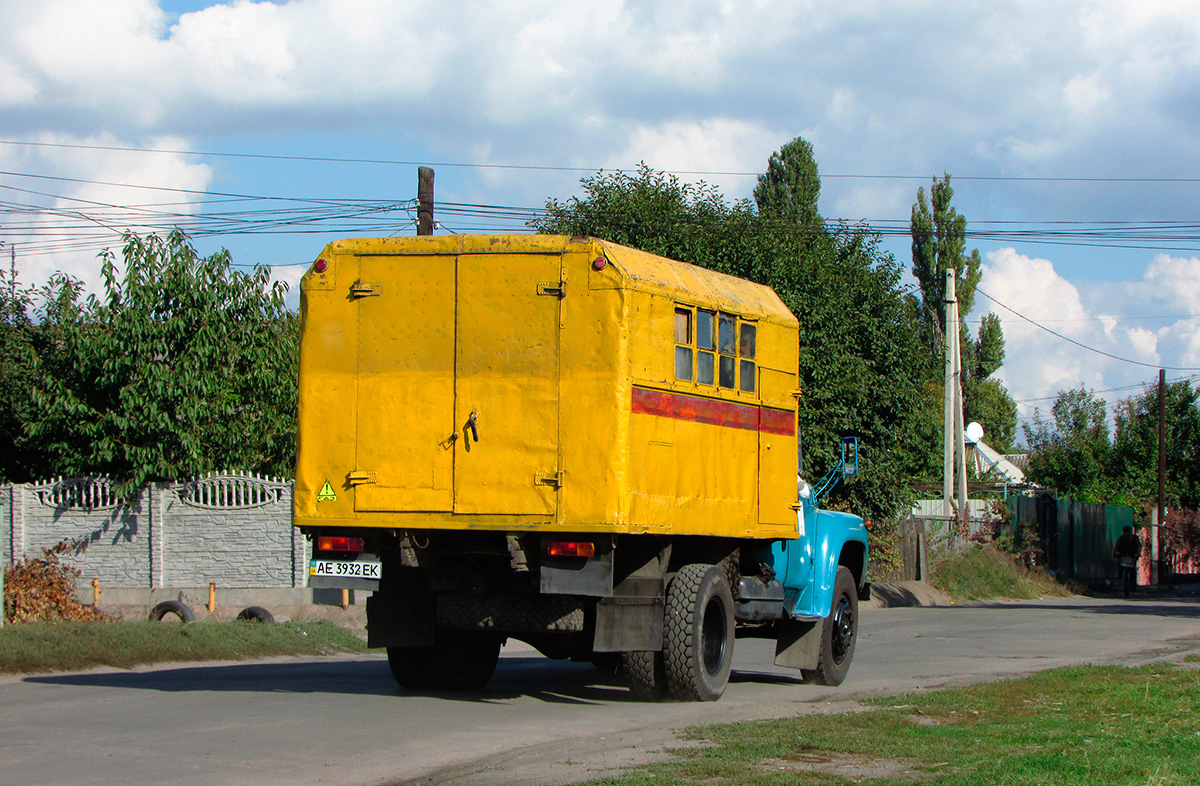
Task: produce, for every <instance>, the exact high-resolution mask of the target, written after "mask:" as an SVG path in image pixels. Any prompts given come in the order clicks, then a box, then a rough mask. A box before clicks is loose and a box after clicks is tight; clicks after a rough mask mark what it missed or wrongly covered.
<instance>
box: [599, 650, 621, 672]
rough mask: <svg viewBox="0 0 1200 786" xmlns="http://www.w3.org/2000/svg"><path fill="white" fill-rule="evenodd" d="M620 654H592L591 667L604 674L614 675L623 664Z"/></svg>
mask: <svg viewBox="0 0 1200 786" xmlns="http://www.w3.org/2000/svg"><path fill="white" fill-rule="evenodd" d="M621 655H622V653H620V652H593V653H592V658H591V660H592V665H593V666H595V667H596V668H597V669H599V670H600V671H602V672H604V673H605V674H616V673H617V672H619V671H620V670H621V667H622V665H623V664H624V660H625V659H624V658H623V657H621Z"/></svg>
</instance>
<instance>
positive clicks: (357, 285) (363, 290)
mask: <svg viewBox="0 0 1200 786" xmlns="http://www.w3.org/2000/svg"><path fill="white" fill-rule="evenodd" d="M382 294H383V284H364V283H363V281H362V279H361V278H360V279H359V280H357V281H355V282H354V283H353V284H351V285H350V297H352V298H360V297H379V296H380V295H382Z"/></svg>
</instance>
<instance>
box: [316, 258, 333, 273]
mask: <svg viewBox="0 0 1200 786" xmlns="http://www.w3.org/2000/svg"><path fill="white" fill-rule="evenodd" d="M327 267H329V263H328V262H326V261H325V260H324V259H318V260H317V261H316V263H314V264H313V270H315V271H317V272H318V273H324V272H325V268H327Z"/></svg>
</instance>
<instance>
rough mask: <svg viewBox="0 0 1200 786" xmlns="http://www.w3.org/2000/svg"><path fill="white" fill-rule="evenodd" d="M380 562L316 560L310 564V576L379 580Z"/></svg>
mask: <svg viewBox="0 0 1200 786" xmlns="http://www.w3.org/2000/svg"><path fill="white" fill-rule="evenodd" d="M379 564H380V563H378V562H349V561H347V560H336V559H314V560H310V561H309V563H308V575H310V576H339V577H346V578H355V579H375V580H378V579H379Z"/></svg>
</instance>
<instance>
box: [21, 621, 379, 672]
mask: <svg viewBox="0 0 1200 786" xmlns="http://www.w3.org/2000/svg"><path fill="white" fill-rule="evenodd" d="M365 650H366V644H365V643H364V642H363V641H362V640H361V639H359V638H358V637H357V636H355V635H354V634H353V633H351V632H350V631H348V630H345V629H344V628H340V627H338V626H337V625H335V624H333V623H332V622H327V621H319V622H301V623H291V622H288V623H279V624H266V625H264V624H262V623H258V622H245V621H235V622H196V623H191V624H187V625H184V624H180V623H169V622H54V623H30V624H25V625H6V626H5V627H4V628H3V629H0V673H7V674H40V673H45V672H51V671H77V670H80V669H90V668H93V667H96V666H116V667H118V668H130V667H132V666H138V665H141V664H145V663H163V662H169V661H197V660H246V659H250V658H266V657H271V656H276V655H326V654H333V653H339V652H363V651H365Z"/></svg>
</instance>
